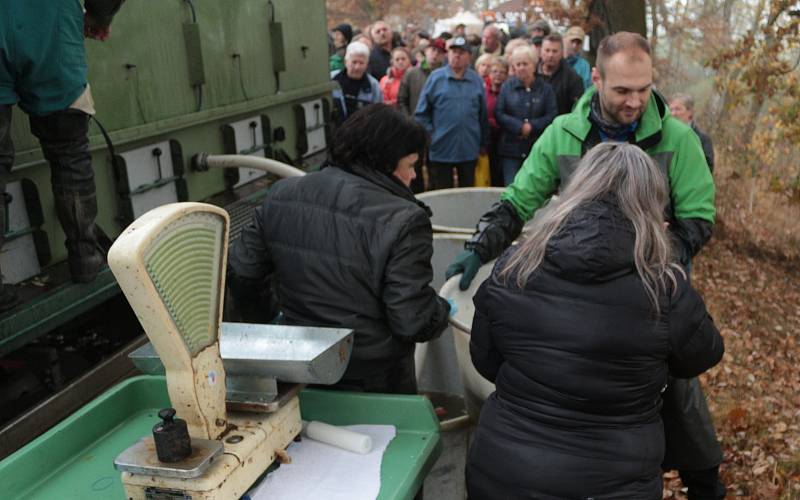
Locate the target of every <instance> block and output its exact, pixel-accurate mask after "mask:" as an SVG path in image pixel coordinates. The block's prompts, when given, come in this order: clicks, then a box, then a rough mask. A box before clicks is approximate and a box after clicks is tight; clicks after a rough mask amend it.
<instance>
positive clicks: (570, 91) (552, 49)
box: [538, 33, 584, 115]
mask: <svg viewBox="0 0 800 500" xmlns="http://www.w3.org/2000/svg"><path fill="white" fill-rule="evenodd" d="M538 74H539V75H540V76H541V77H542V78H544V81H546V82H547V83H549V84H550V85H552V86H553V90H554V91H555V93H556V103H557V104H558V114H559V115H563V114H566V113H569V112H570V111H572V106H573V105H575V103H576V102H577V101H578V99H580V97H581V96H582V95H583V90H584V89H583V80H581V77H580V76H578V74H577V73H576V72H575V70H574V69H572V67H570V65H569V64H566V63H565V62H564V40H563V39H562V38H561V35H559V34H558V33H550V34H549V35H547V36H546V37H544V41H543V42H542V50H541V55H540V57H539V69H538Z"/></svg>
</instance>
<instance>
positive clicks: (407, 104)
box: [397, 71, 414, 117]
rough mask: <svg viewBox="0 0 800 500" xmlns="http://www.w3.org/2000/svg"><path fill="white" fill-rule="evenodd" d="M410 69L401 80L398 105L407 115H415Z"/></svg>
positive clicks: (398, 90)
mask: <svg viewBox="0 0 800 500" xmlns="http://www.w3.org/2000/svg"><path fill="white" fill-rule="evenodd" d="M408 73H409V71H406V72H405V74H404V75H403V78H402V79H401V80H400V88H399V89H397V105H398V107H399V108H400V111H402V112H403V114H405V115H407V116H411V117H413V116H414V110H413V109H411V94H410V93H409V88H408V81H409V79H410V78H409V76H408Z"/></svg>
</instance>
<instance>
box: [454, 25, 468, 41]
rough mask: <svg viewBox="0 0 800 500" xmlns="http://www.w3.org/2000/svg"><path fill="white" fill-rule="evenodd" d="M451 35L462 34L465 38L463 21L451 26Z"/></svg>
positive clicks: (465, 27) (465, 32) (465, 28)
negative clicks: (453, 26)
mask: <svg viewBox="0 0 800 500" xmlns="http://www.w3.org/2000/svg"><path fill="white" fill-rule="evenodd" d="M453 36H463V37H464V38H466V37H467V26H466V25H465V24H464V23H458V24H456V27H455V28H453Z"/></svg>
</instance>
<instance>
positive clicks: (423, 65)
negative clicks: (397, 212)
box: [397, 38, 447, 193]
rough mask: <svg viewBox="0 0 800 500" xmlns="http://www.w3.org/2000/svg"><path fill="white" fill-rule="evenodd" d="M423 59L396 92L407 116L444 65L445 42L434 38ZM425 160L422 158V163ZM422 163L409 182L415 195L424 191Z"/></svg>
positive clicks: (412, 112) (405, 76) (412, 113)
mask: <svg viewBox="0 0 800 500" xmlns="http://www.w3.org/2000/svg"><path fill="white" fill-rule="evenodd" d="M424 53H425V58H424V59H423V60H422V62H420V63H419V64H418V65H416V66H414V67H413V68H409V69H408V70H407V71H406V72H405V74H404V75H403V78H402V80H401V81H400V89H399V90H398V91H397V106H398V107H399V108H400V111H402V112H403V113H405V114H406V115H408V116H413V115H414V110H416V109H417V103H418V102H419V96H420V94H421V93H422V89H423V87H425V82H426V81H427V80H428V76H429V75H430V74H431V72H432V71H433V70H435V69H439V68H440V67H441V66H442V63H444V58H445V55H446V54H447V49H446V48H445V41H444V39H442V38H435V39H434V40H432V41H431V43H430V45H428V46H427V47H425V51H424ZM424 160H425V159H424V158H423V161H424ZM421 163H422V162H420V163H418V164H417V165H415V168H416V169H417V176H416V177H415V178H414V180H413V181H412V182H411V190H412V191H413V192H415V193H421V192H422V191H424V190H425V183H424V180H423V176H422V165H421Z"/></svg>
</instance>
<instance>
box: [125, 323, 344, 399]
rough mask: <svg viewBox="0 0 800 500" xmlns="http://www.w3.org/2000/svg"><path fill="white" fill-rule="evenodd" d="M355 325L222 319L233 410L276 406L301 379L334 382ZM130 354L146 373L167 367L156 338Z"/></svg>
mask: <svg viewBox="0 0 800 500" xmlns="http://www.w3.org/2000/svg"><path fill="white" fill-rule="evenodd" d="M352 346H353V331H352V330H349V329H344V328H321V327H310V326H286V325H259V324H249V323H222V325H221V327H220V347H219V348H220V356H221V357H222V364H223V366H224V367H225V387H226V406H227V408H228V410H229V411H256V412H272V411H275V410H277V409H278V408H280V407H281V406H282V403H283V402H284V401H286V400H287V399H289V398H291V397H292V396H293V395H295V394H296V393H297V392H298V391H299V389H300V388H301V387H302V385H301V384H334V383H336V382H338V381H339V379H340V378H341V377H342V375H343V374H344V371H345V369H346V368H347V364H348V363H349V361H350V354H351V352H352ZM129 357H130V358H131V359H132V360H133V363H134V364H135V365H136V367H137V368H138V369H139V370H140V371H142V372H143V373H146V374H151V375H157V374H163V373H164V365H163V364H162V363H161V360H160V359H159V357H158V354H156V351H155V349H154V348H153V346H152V344H150V343H147V344H145V345H143V346H142V347H140V348H139V349H137V350H135V351H134V352H132V353H131V354H130V355H129Z"/></svg>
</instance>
